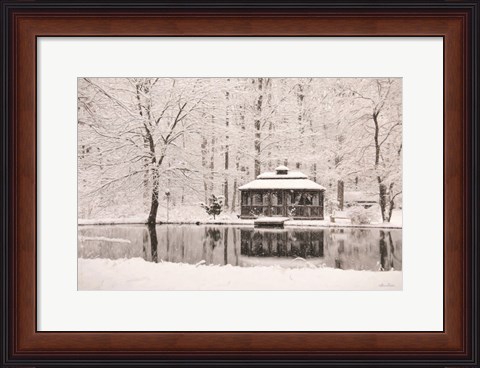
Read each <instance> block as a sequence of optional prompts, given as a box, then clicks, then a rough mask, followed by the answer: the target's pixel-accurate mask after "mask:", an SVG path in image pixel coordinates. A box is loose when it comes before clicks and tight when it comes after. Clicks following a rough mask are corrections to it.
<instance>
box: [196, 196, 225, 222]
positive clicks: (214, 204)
mask: <svg viewBox="0 0 480 368" xmlns="http://www.w3.org/2000/svg"><path fill="white" fill-rule="evenodd" d="M201 206H202V207H203V208H205V211H206V212H207V214H209V215H210V216H212V215H213V219H214V220H215V217H216V216H218V215H220V214H221V213H222V210H223V197H222V196H218V197H217V196H215V195H214V194H212V197H211V198H210V204H209V205H207V204H205V203H202V204H201Z"/></svg>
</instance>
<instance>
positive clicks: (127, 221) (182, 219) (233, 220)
mask: <svg viewBox="0 0 480 368" xmlns="http://www.w3.org/2000/svg"><path fill="white" fill-rule="evenodd" d="M146 219H147V215H139V216H134V217H125V218H114V217H111V218H101V219H79V220H78V225H80V226H82V225H145V224H146V223H147V220H146ZM253 223H254V220H251V219H250V220H246V219H239V218H238V217H237V215H236V214H233V213H228V214H227V213H226V214H222V215H220V216H219V217H217V218H216V219H213V218H210V217H208V216H204V215H201V216H198V217H195V216H190V215H189V214H188V210H187V209H186V210H185V213H184V214H183V216H172V217H170V218H169V221H168V222H167V221H166V219H159V220H158V221H157V224H181V225H236V226H253ZM284 226H285V227H295V226H301V227H305V226H312V227H319V228H336V227H339V228H344V227H353V228H374V229H401V228H402V211H401V210H394V211H393V216H392V220H391V222H389V223H382V222H374V223H371V224H362V225H356V224H352V223H350V222H348V221H338V222H330V220H329V216H327V217H325V220H288V221H286V222H285V223H284Z"/></svg>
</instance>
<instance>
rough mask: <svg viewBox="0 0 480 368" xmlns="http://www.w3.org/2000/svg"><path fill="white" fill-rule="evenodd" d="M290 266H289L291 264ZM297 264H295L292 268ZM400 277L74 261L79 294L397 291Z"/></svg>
mask: <svg viewBox="0 0 480 368" xmlns="http://www.w3.org/2000/svg"><path fill="white" fill-rule="evenodd" d="M292 261H294V260H292ZM297 261H301V260H295V262H297ZM402 285H403V280H402V272H401V271H388V272H377V271H354V270H346V271H344V270H338V269H333V268H321V267H316V266H314V265H310V266H309V267H304V268H285V267H280V266H263V267H262V266H257V267H236V266H231V265H226V266H213V265H209V266H206V265H203V264H201V262H199V264H197V265H190V264H185V263H170V262H161V263H153V262H147V261H145V260H143V259H141V258H131V259H118V260H109V259H82V258H80V259H79V260H78V289H79V290H383V291H385V290H388V291H391V290H402Z"/></svg>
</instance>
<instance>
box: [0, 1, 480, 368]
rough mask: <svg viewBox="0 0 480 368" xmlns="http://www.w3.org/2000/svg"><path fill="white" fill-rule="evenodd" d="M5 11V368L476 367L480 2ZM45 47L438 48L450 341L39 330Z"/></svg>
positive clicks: (31, 6) (427, 335) (123, 5)
mask: <svg viewBox="0 0 480 368" xmlns="http://www.w3.org/2000/svg"><path fill="white" fill-rule="evenodd" d="M1 5H2V10H1V12H2V14H1V15H2V51H3V53H2V55H3V56H2V61H3V67H2V72H3V73H2V81H3V83H2V86H3V89H2V109H1V111H2V135H1V138H2V139H1V148H2V149H1V152H2V174H1V182H2V184H1V188H2V189H1V208H2V216H1V220H2V221H1V226H2V228H1V232H0V233H1V242H2V270H3V272H2V297H1V298H0V299H2V302H1V305H2V322H3V323H2V340H3V341H2V354H1V355H2V359H3V360H2V366H30V367H31V366H67V365H81V366H101V365H104V364H108V365H116V366H120V365H122V366H123V365H127V366H139V365H152V366H153V365H156V366H166V365H175V364H183V365H217V366H219V365H225V366H229V365H232V366H233V365H240V364H241V365H243V364H245V365H247V364H250V365H252V366H253V365H255V366H260V365H282V366H283V365H292V366H298V365H318V366H333V365H336V366H359V365H363V366H371V365H382V366H389V365H391V366H400V365H402V366H403V365H412V366H425V367H426V366H478V364H479V357H478V341H479V332H478V331H479V329H478V267H479V257H478V249H477V245H478V229H479V227H478V198H479V197H478V194H479V193H478V191H479V182H478V173H479V165H478V158H479V157H478V148H479V147H478V143H479V131H478V129H479V120H478V96H479V83H478V67H479V64H478V51H479V43H478V34H479V33H478V32H479V16H480V12H479V9H480V3H479V2H478V0H473V1H466V0H465V1H463V0H461V1H451V2H448V1H447V2H444V1H437V0H433V1H430V2H427V3H426V2H417V1H413V2H410V1H388V2H387V1H380V2H374V1H370V0H367V1H358V2H352V1H340V2H321V1H305V2H297V3H293V2H292V3H290V2H283V1H282V2H280V1H279V2H263V3H254V2H244V3H238V2H223V3H220V4H215V3H208V2H178V3H168V2H138V3H136V2H123V1H111V2H107V1H104V2H89V1H83V2H68V1H64V0H60V1H55V2H53V1H37V2H24V1H2V3H1ZM39 36H44V37H48V36H65V37H73V36H114V37H116V36H128V37H131V36H146V37H148V36H288V37H292V36H307V37H308V36H334V37H343V36H353V37H356V36H367V37H368V36H402V37H403V36H405V37H420V36H422V37H424V36H437V37H443V40H444V224H445V226H444V245H443V246H444V330H443V331H441V332H415V331H412V332H394V331H392V332H334V331H332V332H253V331H252V332H241V333H240V332H73V331H72V332H39V331H37V327H36V315H37V308H36V297H37V289H36V284H37V283H36V277H37V276H36V267H37V262H36V234H37V221H38V218H37V215H36V213H37V212H36V198H37V184H36V165H37V157H36V100H37V97H38V96H37V94H36V83H35V76H36V40H37V37H39Z"/></svg>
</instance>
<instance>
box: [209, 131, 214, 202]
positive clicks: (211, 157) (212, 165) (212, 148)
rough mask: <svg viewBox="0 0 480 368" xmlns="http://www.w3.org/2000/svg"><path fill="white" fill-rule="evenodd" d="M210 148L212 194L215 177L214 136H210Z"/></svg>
mask: <svg viewBox="0 0 480 368" xmlns="http://www.w3.org/2000/svg"><path fill="white" fill-rule="evenodd" d="M211 142H212V143H211V148H210V193H213V188H214V187H213V181H214V176H215V173H214V171H215V136H212V141H211Z"/></svg>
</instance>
